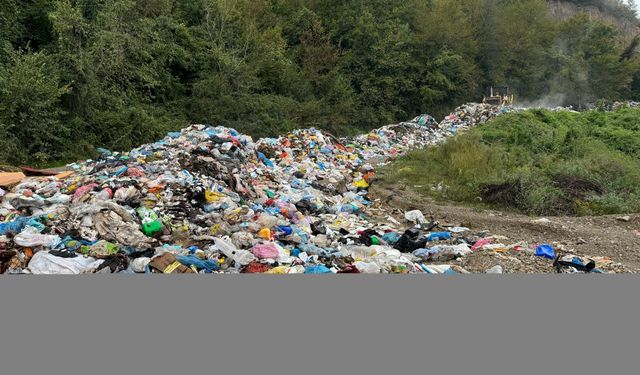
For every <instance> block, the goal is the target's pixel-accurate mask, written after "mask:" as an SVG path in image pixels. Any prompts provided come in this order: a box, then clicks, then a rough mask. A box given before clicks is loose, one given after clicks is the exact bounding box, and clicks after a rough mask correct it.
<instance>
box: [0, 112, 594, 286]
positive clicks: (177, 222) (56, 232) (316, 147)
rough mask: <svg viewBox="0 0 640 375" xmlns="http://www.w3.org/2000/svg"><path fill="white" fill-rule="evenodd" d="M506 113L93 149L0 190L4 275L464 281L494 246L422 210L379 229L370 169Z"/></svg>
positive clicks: (197, 132)
mask: <svg viewBox="0 0 640 375" xmlns="http://www.w3.org/2000/svg"><path fill="white" fill-rule="evenodd" d="M509 110H510V109H509V108H499V107H490V106H486V105H481V104H469V105H465V106H462V107H460V108H458V109H457V110H456V111H455V112H454V113H452V114H451V115H450V116H447V117H446V118H445V119H444V120H443V121H442V122H440V123H437V122H436V121H435V120H434V119H433V118H432V117H430V116H427V115H423V116H419V117H417V118H415V119H413V120H412V121H410V122H406V123H400V124H395V125H389V126H385V127H382V128H380V129H377V130H374V131H372V132H370V133H368V134H364V135H360V136H357V137H354V138H344V139H336V138H334V137H333V136H331V135H330V134H327V133H325V132H322V131H319V130H316V129H304V130H298V131H294V132H292V133H290V134H287V135H285V136H281V137H279V138H267V139H260V140H258V141H256V142H254V141H253V140H252V139H251V138H250V137H249V136H246V135H243V134H239V133H238V132H236V131H235V130H233V129H229V128H224V127H208V126H204V125H193V126H190V127H188V128H185V129H183V130H182V131H181V132H175V133H169V134H168V135H167V136H166V137H165V138H164V139H162V140H160V141H158V142H155V143H152V144H147V145H143V146H141V147H139V148H136V149H134V150H131V151H130V152H128V153H124V154H120V153H111V152H109V151H107V150H101V151H102V156H101V157H100V158H99V159H97V160H89V161H87V162H83V163H78V164H74V165H72V166H71V167H72V169H73V172H66V173H62V174H60V175H58V176H49V177H33V178H27V179H24V180H22V181H21V182H20V183H19V184H18V185H17V186H15V187H13V189H11V190H10V191H9V192H6V193H5V192H4V191H2V193H3V194H4V196H3V198H2V209H1V211H0V215H1V216H2V219H3V221H4V222H3V223H2V224H0V235H1V237H0V244H1V246H2V247H1V249H2V250H1V252H0V268H1V269H0V271H2V272H3V273H33V274H50V273H66V274H78V273H92V272H97V273H115V272H121V273H145V272H146V273H157V272H159V273H195V272H199V273H212V272H224V273H237V272H245V273H262V272H267V273H455V272H462V273H464V272H466V271H465V269H464V268H463V267H461V266H460V265H458V264H453V263H451V261H452V260H454V259H456V258H459V257H464V256H467V255H469V254H471V253H472V252H473V251H474V250H476V249H478V250H482V249H486V248H493V247H496V246H497V245H495V239H493V238H485V237H487V236H486V233H485V234H484V235H483V234H482V233H480V234H477V233H475V234H471V233H470V232H469V230H468V229H467V228H462V227H441V226H439V225H438V224H437V223H429V222H427V221H425V219H424V217H423V216H422V214H421V213H420V212H408V213H406V215H405V216H406V217H405V219H406V222H405V223H401V222H399V221H398V220H396V219H394V218H393V217H391V216H388V220H387V221H385V222H380V220H378V219H373V218H372V217H371V215H369V212H368V211H369V207H370V206H371V203H372V202H370V201H369V199H368V196H367V193H368V191H367V188H368V187H369V183H371V182H372V180H373V178H374V176H375V166H376V165H378V164H379V163H385V162H387V161H389V160H390V159H392V158H394V157H396V156H398V155H401V154H403V153H405V152H406V151H408V150H410V149H413V148H418V147H425V146H428V145H433V144H436V143H438V142H441V141H442V140H443V139H445V138H447V137H448V136H450V135H452V134H455V133H456V132H458V131H461V130H464V129H466V128H468V127H470V126H473V125H475V124H477V123H479V122H484V121H486V120H488V119H490V118H492V117H495V116H497V115H499V114H500V113H502V112H506V111H509ZM496 248H500V249H501V248H502V247H501V246H497V247H496ZM540 249H542V250H540ZM516 250H518V251H520V250H522V251H524V252H528V251H529V250H531V249H523V248H522V247H520V248H518V249H516ZM535 251H538V252H540V254H539V255H542V256H544V257H547V258H550V259H551V258H554V256H555V254H553V249H549V248H547V247H539V248H538V250H535ZM530 256H534V255H533V253H531V254H530ZM548 262H551V260H549V261H548ZM586 262H587V261H585V264H587V263H586ZM457 263H459V262H457ZM587 265H588V264H587ZM592 268H593V267H592ZM497 271H498V269H497V268H496V269H493V271H492V272H497ZM589 271H591V270H589Z"/></svg>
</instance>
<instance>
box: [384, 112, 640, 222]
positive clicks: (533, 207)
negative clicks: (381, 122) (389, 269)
mask: <svg viewBox="0 0 640 375" xmlns="http://www.w3.org/2000/svg"><path fill="white" fill-rule="evenodd" d="M382 175H383V183H384V181H385V180H386V181H387V182H389V183H391V182H395V181H403V182H405V183H406V184H407V185H409V186H410V187H411V186H421V187H420V188H416V189H419V190H420V191H421V192H422V193H424V194H428V195H430V196H432V197H434V198H436V199H440V200H452V201H457V202H463V203H467V204H473V205H480V206H491V207H495V208H502V209H515V210H518V211H521V212H524V213H527V214H534V215H601V214H618V213H631V212H639V211H640V110H638V109H630V108H625V109H620V110H617V111H613V112H601V111H590V112H584V113H570V112H552V111H547V110H530V111H526V112H521V113H510V114H506V115H503V116H500V117H498V118H497V119H495V120H493V121H491V122H489V123H486V124H483V125H480V126H478V127H476V128H474V129H472V130H470V131H468V132H466V133H464V134H461V135H458V136H456V137H452V138H450V139H449V140H447V141H446V142H445V143H444V144H442V145H441V146H438V147H432V148H428V149H425V150H416V151H413V152H411V153H409V154H407V155H406V156H404V157H403V158H401V159H399V160H398V161H396V162H395V163H393V164H392V165H390V166H388V167H386V168H385V170H384V173H383V174H382Z"/></svg>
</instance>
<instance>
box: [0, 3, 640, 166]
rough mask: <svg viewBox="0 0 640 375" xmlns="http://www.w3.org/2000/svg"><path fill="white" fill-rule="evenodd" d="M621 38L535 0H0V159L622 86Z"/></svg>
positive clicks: (345, 129) (49, 157) (626, 91)
mask: <svg viewBox="0 0 640 375" xmlns="http://www.w3.org/2000/svg"><path fill="white" fill-rule="evenodd" d="M612 1H613V3H616V1H615V0H607V1H600V2H598V1H595V2H596V3H602V4H605V3H607V4H609V5H610V4H612ZM576 2H577V1H576ZM577 3H580V2H577ZM587 3H589V4H591V3H594V1H589V2H587ZM618 5H619V4H618ZM619 9H625V8H624V7H622V8H619ZM626 9H627V10H628V8H626ZM627 13H628V12H627ZM627 16H628V14H627ZM620 40H622V39H621V38H618V36H617V29H616V27H615V26H614V25H610V24H605V23H602V22H601V21H597V20H593V19H590V18H588V17H587V16H585V15H577V16H575V17H574V18H572V19H569V20H567V21H563V22H557V21H556V20H554V19H553V18H552V17H551V15H550V14H549V11H548V8H547V4H546V2H545V1H544V0H431V1H425V0H403V1H388V0H351V1H344V0H307V1H302V0H2V6H0V136H1V138H0V161H4V162H9V163H13V164H16V163H40V164H41V163H51V162H55V161H60V160H70V159H73V158H76V157H81V156H90V155H91V153H92V152H93V149H94V148H95V146H103V147H108V148H112V149H116V150H124V149H128V148H131V147H132V146H135V145H137V144H140V143H142V142H147V141H151V140H153V139H156V138H157V137H159V136H161V135H162V134H164V133H165V132H166V131H167V130H168V129H177V128H180V127H182V126H184V125H186V124H187V123H189V122H197V123H211V124H222V125H226V126H231V127H235V128H237V129H239V130H241V131H244V132H248V133H250V134H252V135H254V136H263V135H271V134H277V133H281V132H283V131H286V130H289V129H291V128H296V127H309V126H316V127H321V128H325V129H328V130H330V131H332V132H335V133H338V134H346V133H352V132H356V131H358V130H361V129H363V128H371V127H375V126H379V125H382V124H385V123H390V122H394V121H398V120H405V119H407V118H410V117H412V116H414V115H416V114H418V113H424V112H427V113H431V114H435V115H441V114H444V113H445V112H447V111H448V110H450V109H451V108H452V107H455V106H456V105H458V104H459V103H460V102H463V101H469V100H479V99H480V98H482V95H483V94H484V93H485V91H486V88H487V86H489V85H491V84H508V85H510V86H511V87H512V88H513V89H514V91H515V92H516V94H517V97H518V98H519V99H521V100H535V99H538V98H540V97H545V98H553V99H554V100H555V101H556V102H558V103H556V104H567V103H572V104H579V103H582V102H587V101H592V100H594V99H597V98H608V99H619V98H630V97H634V96H637V95H639V94H640V74H638V73H637V72H638V70H639V68H638V61H637V58H636V57H635V54H634V51H633V50H634V48H635V45H634V46H631V48H630V46H628V45H624V44H623V43H621V42H619V41H620ZM625 52H626V53H625ZM634 76H636V77H638V79H636V80H635V81H634V80H633V77H634ZM634 88H635V89H634Z"/></svg>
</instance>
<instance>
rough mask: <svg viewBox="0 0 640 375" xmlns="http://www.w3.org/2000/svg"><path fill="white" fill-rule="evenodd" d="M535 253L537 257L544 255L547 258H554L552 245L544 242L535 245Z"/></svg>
mask: <svg viewBox="0 0 640 375" xmlns="http://www.w3.org/2000/svg"><path fill="white" fill-rule="evenodd" d="M536 255H537V256H539V257H545V258H547V259H554V258H555V257H556V253H555V252H554V251H553V247H551V245H549V244H544V245H540V246H538V247H536Z"/></svg>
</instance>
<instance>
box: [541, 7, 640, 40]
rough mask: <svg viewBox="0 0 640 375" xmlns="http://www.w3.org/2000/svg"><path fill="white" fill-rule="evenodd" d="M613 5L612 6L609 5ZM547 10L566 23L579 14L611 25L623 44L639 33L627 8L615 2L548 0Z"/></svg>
mask: <svg viewBox="0 0 640 375" xmlns="http://www.w3.org/2000/svg"><path fill="white" fill-rule="evenodd" d="M611 3H613V4H611ZM549 9H550V10H551V14H552V15H553V17H555V18H557V19H558V20H560V21H566V20H568V19H570V18H571V17H574V16H576V15H577V14H580V13H586V14H587V15H588V16H589V17H590V18H591V19H595V20H599V21H603V22H606V23H612V24H614V25H615V26H616V28H617V29H618V31H619V33H620V37H621V38H622V40H623V41H624V42H625V43H630V42H631V40H633V38H635V37H636V36H637V35H638V34H639V33H640V28H639V23H638V19H637V18H636V17H635V14H633V12H632V11H630V9H629V8H628V7H624V6H620V5H616V4H615V2H608V1H601V0H592V1H589V0H586V1H585V0H550V1H549Z"/></svg>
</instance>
